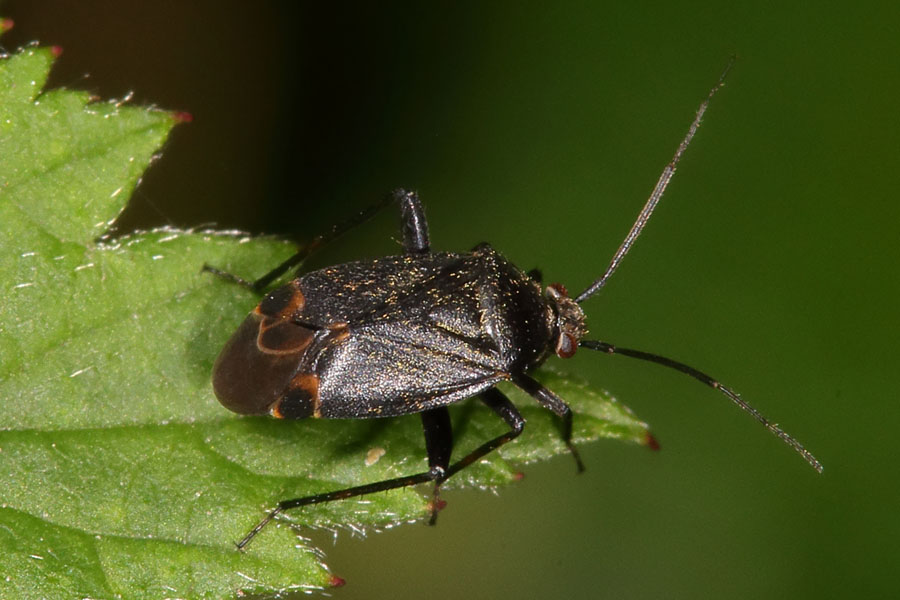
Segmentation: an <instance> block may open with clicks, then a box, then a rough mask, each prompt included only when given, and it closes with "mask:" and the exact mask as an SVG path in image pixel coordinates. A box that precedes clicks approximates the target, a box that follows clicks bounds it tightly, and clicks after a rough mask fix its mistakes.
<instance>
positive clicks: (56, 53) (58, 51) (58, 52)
mask: <svg viewBox="0 0 900 600" xmlns="http://www.w3.org/2000/svg"><path fill="white" fill-rule="evenodd" d="M62 53H63V49H62V46H50V54H52V55H53V58H59V57H60V56H62Z"/></svg>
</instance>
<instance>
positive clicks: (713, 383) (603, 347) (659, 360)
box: [578, 340, 824, 473]
mask: <svg viewBox="0 0 900 600" xmlns="http://www.w3.org/2000/svg"><path fill="white" fill-rule="evenodd" d="M578 345H579V346H581V347H582V348H590V349H591V350H598V351H600V352H606V353H607V354H621V355H622V356H629V357H631V358H637V359H640V360H646V361H648V362H652V363H656V364H658V365H662V366H664V367H669V368H670V369H675V370H676V371H680V372H682V373H684V374H686V375H690V376H691V377H693V378H694V379H697V380H699V381H702V382H703V383H705V384H706V385H708V386H709V387H711V388H713V389H716V390H719V391H720V392H722V393H723V394H725V396H727V397H728V399H729V400H731V401H732V402H734V403H735V404H737V405H738V406H739V407H740V409H741V410H743V411H744V412H747V413H750V415H751V416H752V417H753V418H754V419H756V420H757V421H759V422H760V423H762V425H763V427H765V428H766V429H768V430H769V431H771V432H772V433H773V434H775V435H776V436H778V437H779V438H781V440H782V441H783V442H784V443H785V444H787V445H788V446H790V447H791V448H793V449H794V450H796V451H797V453H798V454H800V456H802V457H803V458H804V459H805V460H806V462H808V463H809V464H810V466H811V467H812V468H813V469H815V470H816V471H818V472H819V473H821V472H822V471H823V469H824V467H823V466H822V463H820V462H819V461H818V460H816V457H815V456H813V455H812V453H811V452H810V451H809V450H807V449H806V448H804V447H803V444H801V443H800V442H798V441H797V440H795V439H794V438H793V437H792V436H791V435H789V434H788V433H785V432H784V431H783V430H782V429H781V428H780V427H779V426H778V425H776V424H775V423H772V422H771V421H769V420H768V419H767V418H765V417H764V416H763V415H762V413H760V412H759V411H758V410H756V409H755V408H753V407H752V406H750V405H749V404H747V402H745V401H744V400H743V399H742V398H741V396H740V395H739V394H738V393H737V392H735V391H734V390H732V389H731V388H728V387H725V386H724V385H722V384H721V383H719V382H718V381H717V380H715V379H713V378H712V377H710V376H709V375H707V374H706V373H703V372H701V371H698V370H697V369H695V368H694V367H690V366H688V365H686V364H684V363H680V362H678V361H676V360H672V359H671V358H666V357H665V356H659V355H658V354H650V353H649V352H642V351H640V350H632V349H630V348H618V347H616V346H613V345H612V344H608V343H606V342H601V341H597V340H582V341H580V342H579V343H578Z"/></svg>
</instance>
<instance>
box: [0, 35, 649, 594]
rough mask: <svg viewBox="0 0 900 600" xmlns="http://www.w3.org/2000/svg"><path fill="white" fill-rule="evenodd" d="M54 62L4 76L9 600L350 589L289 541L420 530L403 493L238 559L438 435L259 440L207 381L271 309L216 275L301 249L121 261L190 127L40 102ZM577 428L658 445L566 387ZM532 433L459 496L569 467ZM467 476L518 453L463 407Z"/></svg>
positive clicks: (261, 428) (326, 425)
mask: <svg viewBox="0 0 900 600" xmlns="http://www.w3.org/2000/svg"><path fill="white" fill-rule="evenodd" d="M51 63H52V53H51V52H50V51H49V50H46V49H37V48H31V49H26V50H24V51H22V52H20V53H18V54H16V55H13V56H10V57H7V58H5V59H2V60H0V157H2V158H0V248H2V250H3V251H2V253H0V401H2V406H3V411H2V415H0V473H3V477H4V484H3V486H2V488H0V547H2V548H3V551H2V553H0V572H2V573H3V574H4V577H3V578H2V579H0V597H3V598H13V597H15V598H47V597H52V598H83V597H95V598H106V597H115V596H118V597H129V598H140V597H173V596H177V597H183V596H190V597H196V598H219V597H223V596H228V595H230V594H233V593H234V592H235V591H236V590H243V591H244V592H247V593H263V594H265V593H278V592H281V591H285V590H291V589H307V588H321V587H325V586H328V585H330V584H331V583H332V582H333V581H334V580H333V579H332V576H331V575H330V574H329V572H328V569H327V568H326V566H325V565H324V564H323V563H322V559H321V554H320V553H319V552H318V551H317V550H315V549H313V548H310V547H308V546H307V545H306V544H305V543H304V541H303V540H302V539H301V538H298V536H297V531H296V530H295V529H294V528H293V527H290V526H285V523H287V522H293V523H300V524H303V525H306V526H311V527H322V528H329V529H336V528H350V529H360V528H366V527H376V528H377V527H384V526H387V525H391V524H397V523H402V522H406V521H414V520H417V519H421V518H422V517H423V516H424V515H425V513H426V510H427V509H426V505H427V494H423V493H422V491H421V490H413V489H405V490H394V491H391V492H386V493H379V494H374V495H371V496H368V497H364V498H359V499H354V500H346V501H343V502H333V503H330V504H324V505H319V506H316V507H309V508H307V509H304V510H302V511H294V512H293V513H292V514H288V515H285V516H284V518H283V519H281V520H280V521H279V523H277V524H273V525H272V526H270V527H268V528H267V529H266V530H265V531H264V532H263V533H262V534H260V535H259V536H258V537H257V538H256V539H255V540H254V541H253V543H252V544H251V545H250V546H248V548H247V550H246V551H245V552H238V551H237V550H236V549H235V548H234V545H233V542H234V540H237V539H240V538H241V537H242V536H243V535H244V534H245V533H246V532H247V530H248V529H249V528H250V527H251V526H252V525H254V524H255V523H256V522H257V521H258V519H259V518H260V517H261V516H262V515H263V514H264V511H265V510H266V509H267V508H271V507H272V506H273V505H274V504H275V503H276V502H277V501H278V500H280V499H285V498H291V497H297V496H303V495H307V494H311V493H316V492H323V491H329V490H334V489H340V488H342V487H347V486H351V485H357V484H360V483H364V482H371V481H378V480H381V479H385V478H389V477H397V476H400V475H405V474H411V473H415V472H419V471H422V470H425V469H426V466H427V461H426V460H425V456H424V450H423V442H422V434H421V426H420V423H419V419H418V418H417V417H416V416H415V415H413V416H410V417H404V418H398V419H390V420H373V421H316V420H308V421H297V422H282V421H276V420H273V419H268V418H242V417H238V416H236V415H233V414H231V413H229V412H228V411H226V410H225V409H224V408H222V407H221V406H220V405H219V404H218V402H216V400H215V398H214V396H213V394H212V390H211V386H210V382H209V374H210V370H211V368H212V364H213V361H214V360H215V357H216V355H217V353H218V350H219V349H220V348H221V346H222V345H223V343H224V342H225V340H226V339H227V338H228V336H229V335H230V333H231V332H232V331H233V330H234V329H235V328H236V326H237V325H238V324H239V323H240V322H241V320H242V319H243V318H244V315H245V314H246V313H247V311H248V310H250V308H252V306H253V305H254V304H255V303H256V302H257V298H255V297H254V296H253V295H252V294H250V293H249V292H247V291H246V290H243V289H241V288H238V287H237V286H234V285H229V284H228V283H226V282H224V281H222V280H220V279H217V278H215V277H212V276H210V275H208V274H203V273H201V271H200V268H201V266H202V265H203V264H204V263H210V264H214V265H217V266H219V267H222V268H224V269H226V270H228V271H231V272H235V273H239V274H244V275H247V276H253V275H258V274H261V273H263V272H265V271H266V269H267V268H268V267H270V266H271V265H273V264H277V263H278V262H279V261H280V260H283V259H284V258H285V257H287V256H289V255H290V254H291V252H292V251H293V249H292V248H291V246H289V245H288V244H285V243H283V242H279V241H275V240H269V239H247V238H245V237H241V236H239V235H235V234H226V233H215V232H187V231H173V230H159V231H153V232H147V233H139V234H134V235H130V236H127V237H124V238H120V239H117V240H114V241H109V240H106V241H105V242H101V241H99V239H98V238H99V236H100V235H101V234H102V233H103V232H104V231H105V230H106V228H107V227H108V225H109V224H110V223H111V222H112V221H113V220H114V219H115V217H116V216H117V215H118V214H119V212H120V211H121V210H122V208H123V207H124V205H125V202H126V201H127V198H128V197H129V195H130V193H131V191H132V190H133V189H134V187H135V185H136V184H137V182H138V180H139V177H140V176H141V174H142V172H143V171H144V169H145V168H146V167H147V166H148V165H149V164H150V162H151V161H152V160H153V157H154V152H156V151H157V149H158V148H159V147H160V146H161V144H162V143H163V142H164V140H165V138H166V136H167V135H168V132H169V130H170V129H171V127H172V126H174V125H175V124H176V122H177V119H176V118H175V116H174V115H173V114H171V113H167V112H163V111H158V110H149V109H143V108H135V107H130V106H123V105H122V104H120V103H119V104H117V103H103V102H92V101H91V99H90V98H89V96H88V95H87V94H85V93H82V92H73V91H68V90H54V91H49V92H44V93H41V89H42V87H43V84H44V82H45V81H46V77H47V72H48V70H49V68H50V65H51ZM541 378H542V379H543V380H544V382H545V383H546V384H547V385H549V386H550V387H552V388H553V389H554V390H555V391H557V393H559V394H560V395H561V396H562V397H563V398H565V399H566V400H567V401H568V402H570V403H571V405H572V407H573V408H574V409H575V411H576V412H577V414H578V416H577V418H576V421H575V423H576V431H575V439H576V441H578V442H584V441H588V440H593V439H597V438H601V437H604V438H618V439H623V440H628V441H632V442H640V443H646V442H647V441H648V440H649V439H650V438H649V437H648V435H649V434H648V433H647V430H646V426H645V425H644V424H643V423H641V422H640V421H638V420H637V419H636V418H635V417H634V416H633V415H632V414H631V413H630V412H629V411H628V410H627V409H626V408H625V407H623V406H622V405H620V404H618V403H617V402H615V400H613V399H612V398H611V397H609V396H608V395H605V394H600V393H597V392H593V391H591V390H589V389H587V388H585V387H584V386H583V385H581V384H578V383H576V382H573V381H572V380H571V379H570V378H568V377H564V376H561V375H559V374H556V373H553V372H545V373H543V374H542V375H541ZM507 392H508V393H509V395H510V396H511V398H512V400H513V401H514V402H515V403H516V404H517V405H518V406H520V407H522V413H523V415H524V416H525V417H526V419H527V420H528V427H527V428H526V432H525V433H524V434H523V435H522V437H521V438H520V439H519V440H517V441H516V442H514V443H512V444H509V445H508V446H506V447H504V448H502V449H501V451H500V452H499V453H494V455H493V456H491V457H489V459H487V460H484V461H481V462H480V463H479V464H476V465H473V466H472V467H471V468H469V469H466V470H464V471H463V472H461V473H460V474H459V475H457V476H456V477H454V478H453V479H451V480H450V481H449V482H448V484H447V487H490V486H495V485H500V484H504V483H508V482H510V481H513V480H514V479H516V474H517V473H516V468H515V467H513V466H512V465H511V464H510V462H508V461H512V462H513V463H517V464H518V463H527V462H531V461H534V460H540V459H546V458H549V457H551V456H554V455H556V454H560V453H565V447H564V445H563V444H562V443H561V441H560V435H559V424H558V422H557V421H556V420H555V418H554V417H553V416H552V415H551V414H550V413H548V412H547V411H546V410H543V409H540V408H538V407H536V406H535V405H534V402H533V401H531V400H530V399H528V398H527V397H525V396H524V394H522V393H519V392H516V391H515V390H512V389H509V390H507ZM452 415H453V419H454V428H455V430H456V432H457V433H458V438H457V446H456V447H457V451H456V452H457V456H461V455H462V453H464V452H466V450H467V449H471V448H474V447H476V446H477V445H478V444H480V443H481V442H483V441H484V440H486V439H488V438H490V437H492V436H495V435H498V434H499V433H501V432H502V431H503V427H504V426H503V424H502V422H499V420H498V419H497V418H496V417H495V416H494V415H492V414H490V412H489V411H488V410H487V409H486V408H484V407H483V406H481V405H480V403H475V402H463V403H460V404H459V405H457V406H454V407H453V412H452Z"/></svg>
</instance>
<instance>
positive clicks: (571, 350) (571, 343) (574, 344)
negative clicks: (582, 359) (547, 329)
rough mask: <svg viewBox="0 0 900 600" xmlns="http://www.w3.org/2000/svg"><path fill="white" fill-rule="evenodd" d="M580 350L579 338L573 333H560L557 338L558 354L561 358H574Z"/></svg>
mask: <svg viewBox="0 0 900 600" xmlns="http://www.w3.org/2000/svg"><path fill="white" fill-rule="evenodd" d="M576 350H578V340H576V339H575V336H574V335H572V334H571V333H561V334H559V339H557V340H556V355H557V356H558V357H560V358H572V357H573V356H575V351H576Z"/></svg>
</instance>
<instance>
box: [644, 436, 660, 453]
mask: <svg viewBox="0 0 900 600" xmlns="http://www.w3.org/2000/svg"><path fill="white" fill-rule="evenodd" d="M644 445H645V446H647V447H648V448H650V449H651V450H653V451H654V452H656V451H657V450H659V442H658V441H656V438H655V437H653V434H652V433H650V432H649V431H648V432H647V433H645V434H644Z"/></svg>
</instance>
